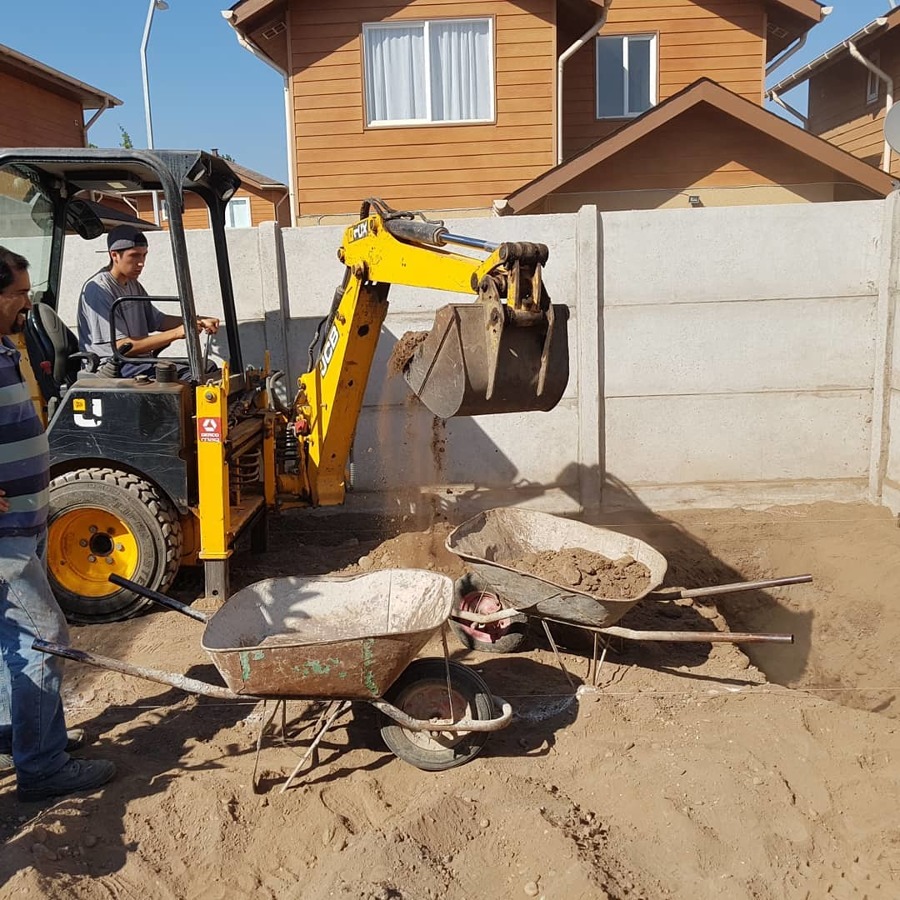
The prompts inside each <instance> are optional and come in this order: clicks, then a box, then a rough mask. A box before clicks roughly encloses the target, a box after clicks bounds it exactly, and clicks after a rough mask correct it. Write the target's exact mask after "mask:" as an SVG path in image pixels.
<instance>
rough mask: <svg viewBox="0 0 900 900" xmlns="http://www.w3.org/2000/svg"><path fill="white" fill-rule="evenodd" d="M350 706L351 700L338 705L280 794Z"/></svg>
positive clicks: (289, 784) (282, 787)
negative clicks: (336, 720) (335, 721)
mask: <svg viewBox="0 0 900 900" xmlns="http://www.w3.org/2000/svg"><path fill="white" fill-rule="evenodd" d="M350 705H351V701H350V700H344V701H342V702H339V703H338V704H337V708H336V709H335V710H334V712H332V714H331V715H330V716H329V717H328V719H327V720H326V722H325V724H324V725H323V726H322V727H321V728H320V729H319V733H318V734H317V735H316V737H315V740H314V741H313V742H312V743H311V744H310V745H309V747H307V749H306V753H304V754H303V759H301V760H300V762H298V763H297V765H296V767H295V768H294V771H293V772H291V774H290V775H289V776H288V779H287V781H285V783H284V784H283V785H282V786H281V790H280V791H279V793H281V794H283V793H284V792H285V791H286V790H287V789H288V788H289V787H290V786H291V782H292V781H293V780H294V778H296V777H297V773H298V772H299V771H300V770H301V769H302V768H303V766H304V764H305V763H306V761H307V760H308V759H309V758H310V756H312V754H313V751H314V750H315V749H316V747H318V746H319V742H320V741H321V740H322V738H324V737H325V734H326V732H327V731H328V729H329V728H331V726H332V725H333V724H334V720H335V719H336V718H337V717H338V716H339V715H341V713H344V712H346V711H347V710H348V709H350Z"/></svg>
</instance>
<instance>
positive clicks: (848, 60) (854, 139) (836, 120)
mask: <svg viewBox="0 0 900 900" xmlns="http://www.w3.org/2000/svg"><path fill="white" fill-rule="evenodd" d="M898 26H900V8H898V9H891V10H889V11H888V12H886V13H885V14H884V15H883V16H879V17H878V18H876V19H873V20H872V21H871V22H869V23H868V24H867V25H864V26H863V27H862V28H861V29H859V31H857V32H856V33H855V34H853V35H850V36H849V37H847V38H845V39H844V40H843V41H841V42H840V43H839V44H837V45H835V46H834V47H831V48H830V49H828V50H826V51H825V52H824V53H822V54H821V55H820V56H818V57H817V58H816V59H814V60H812V62H810V63H808V64H807V65H805V66H803V67H802V68H800V69H798V70H797V71H796V72H794V73H793V74H792V75H790V76H789V77H788V78H785V79H784V80H782V81H781V82H780V83H779V84H777V85H775V86H774V87H773V88H772V89H771V90H770V91H769V95H770V97H772V99H776V100H781V101H784V96H783V95H785V94H788V93H789V92H791V91H793V90H794V89H795V88H797V87H800V86H801V85H804V84H807V83H808V85H809V100H808V106H807V112H806V115H803V114H801V113H799V112H798V111H797V110H796V108H795V106H794V104H792V103H787V104H786V105H787V106H788V107H789V111H790V112H792V113H793V114H794V115H795V116H797V117H798V118H799V119H800V120H801V121H802V122H803V124H804V126H805V127H806V128H807V129H808V130H809V131H810V133H812V134H815V135H818V136H819V137H822V138H824V139H825V140H826V141H828V142H829V143H831V144H833V145H834V146H835V147H840V148H841V149H842V150H846V151H847V152H848V153H851V154H853V156H855V157H857V158H859V159H861V160H864V161H865V162H867V163H869V164H870V165H872V166H877V167H879V168H882V169H884V170H885V171H886V172H888V173H890V174H891V175H892V176H894V177H895V178H897V177H900V155H898V154H896V153H892V152H891V148H890V147H889V146H888V145H887V143H886V141H885V137H884V118H885V115H886V113H887V110H888V109H889V108H890V106H891V105H893V103H894V100H895V95H894V91H895V89H896V87H900V28H898Z"/></svg>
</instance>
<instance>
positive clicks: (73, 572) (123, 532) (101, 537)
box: [48, 508, 140, 599]
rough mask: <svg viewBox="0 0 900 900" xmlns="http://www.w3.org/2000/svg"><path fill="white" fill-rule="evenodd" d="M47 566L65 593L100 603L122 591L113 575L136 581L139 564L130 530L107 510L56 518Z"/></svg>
mask: <svg viewBox="0 0 900 900" xmlns="http://www.w3.org/2000/svg"><path fill="white" fill-rule="evenodd" d="M48 551H49V553H48V564H49V566H50V570H51V572H52V573H53V577H54V578H55V579H56V581H58V582H59V584H60V585H61V586H62V587H64V588H65V589H66V590H68V591H71V592H72V593H75V594H79V595H81V596H83V597H93V598H96V599H100V598H103V597H109V596H111V595H112V594H114V593H116V591H118V590H119V588H117V587H116V586H115V585H113V584H110V582H109V576H110V575H111V574H113V573H115V574H116V575H120V576H122V577H123V578H131V577H133V575H134V573H135V571H136V570H137V567H138V563H139V561H140V553H139V551H138V546H137V541H136V539H135V537H134V534H133V533H132V531H131V529H129V528H128V526H127V525H126V524H125V522H124V521H123V520H122V519H120V518H119V517H118V516H117V515H115V513H111V512H109V511H108V510H105V509H97V508H83V509H74V510H71V511H69V512H66V513H63V514H62V515H60V516H57V517H56V518H55V519H54V520H53V521H52V522H51V523H50V527H49V534H48Z"/></svg>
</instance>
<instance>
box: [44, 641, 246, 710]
mask: <svg viewBox="0 0 900 900" xmlns="http://www.w3.org/2000/svg"><path fill="white" fill-rule="evenodd" d="M31 646H32V648H33V649H34V650H40V651H41V653H52V654H53V655H54V656H62V657H64V658H65V659H72V660H75V662H80V663H85V664H86V665H89V666H96V667H97V668H98V669H109V670H110V671H111V672H121V673H122V674H123V675H134V676H135V677H136V678H143V679H144V680H146V681H155V682H156V683H157V684H168V685H170V686H171V687H173V688H177V689H178V690H179V691H185V692H186V693H188V694H202V695H203V696H205V697H215V698H216V699H217V700H248V699H252V698H250V697H248V696H242V695H240V694H235V693H234V692H233V691H230V690H229V689H228V688H226V687H219V686H218V685H216V684H207V682H205V681H198V680H197V679H196V678H188V677H187V675H179V674H177V673H175V672H162V671H160V670H159V669H148V668H147V667H145V666H135V665H133V664H132V663H127V662H125V661H124V660H121V659H113V658H112V657H109V656H100V655H98V654H96V653H88V651H87V650H77V649H76V648H75V647H70V646H68V644H56V643H54V642H52V641H42V640H38V639H35V640H33V641H32V642H31Z"/></svg>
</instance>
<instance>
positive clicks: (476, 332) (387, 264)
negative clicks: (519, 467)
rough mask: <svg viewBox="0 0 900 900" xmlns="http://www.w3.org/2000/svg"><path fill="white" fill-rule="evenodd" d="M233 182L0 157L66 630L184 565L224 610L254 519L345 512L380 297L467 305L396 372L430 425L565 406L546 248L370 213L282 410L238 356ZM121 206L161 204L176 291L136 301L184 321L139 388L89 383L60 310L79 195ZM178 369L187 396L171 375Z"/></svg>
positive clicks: (4, 221)
mask: <svg viewBox="0 0 900 900" xmlns="http://www.w3.org/2000/svg"><path fill="white" fill-rule="evenodd" d="M239 185H240V181H239V179H238V178H237V176H236V175H235V174H234V172H233V171H232V170H231V169H230V167H229V166H228V165H227V163H226V162H225V161H224V160H222V159H220V158H219V157H216V156H212V155H210V154H207V153H203V152H199V151H158V152H150V151H136V150H95V149H45V148H41V149H12V150H0V244H2V245H3V246H6V247H8V248H9V249H11V250H14V251H15V252H18V253H21V254H22V255H23V256H25V257H26V258H27V259H28V260H29V261H30V263H31V278H32V284H33V286H34V291H35V298H34V299H35V301H36V302H35V307H34V309H33V311H32V314H31V315H30V317H29V321H28V325H27V328H26V335H25V340H24V342H21V347H20V349H21V350H22V352H23V354H24V355H25V356H26V357H27V358H28V360H29V361H30V364H31V365H30V374H33V379H32V387H33V395H34V399H35V404H36V405H37V407H38V408H39V410H40V411H41V413H42V415H44V417H45V421H46V422H47V432H48V437H49V441H50V451H51V478H52V482H51V487H50V507H51V508H50V522H49V540H48V548H49V552H48V568H49V575H50V579H51V583H52V585H53V587H54V591H55V592H56V594H57V597H58V598H59V601H60V604H61V606H62V607H63V609H64V610H65V612H66V614H67V616H68V617H69V618H70V620H72V621H76V622H97V621H113V620H117V619H122V618H126V617H128V616H131V615H134V614H135V613H137V612H138V611H140V610H141V609H143V608H144V606H145V604H146V603H147V601H146V600H144V599H143V598H142V597H140V596H137V595H135V594H134V593H132V592H131V591H129V590H128V589H126V588H123V587H119V586H117V585H114V584H111V583H110V581H109V576H110V575H111V574H115V575H119V576H121V577H123V578H125V579H128V580H131V581H137V582H139V583H142V584H143V585H145V586H146V587H149V588H151V589H155V590H159V591H165V590H166V589H167V588H168V586H169V585H170V583H171V581H172V580H173V579H174V577H175V574H176V573H177V572H178V570H179V568H180V567H181V566H182V565H196V564H202V565H203V567H204V575H205V593H206V596H207V597H208V598H210V599H215V600H217V601H220V602H221V601H224V600H225V599H226V598H227V597H228V595H229V585H228V560H229V558H230V556H231V555H232V553H233V552H234V548H235V544H236V542H237V541H238V540H239V539H240V538H241V537H242V535H245V534H248V535H249V536H250V540H251V546H252V547H254V548H256V549H259V548H261V547H262V546H264V542H265V534H266V522H267V515H268V513H270V512H273V511H276V510H279V509H285V508H289V507H296V506H317V505H330V504H338V503H341V502H343V500H344V495H345V491H346V487H347V474H346V470H347V464H348V459H349V455H350V449H351V446H352V443H353V437H354V434H355V431H356V425H357V421H358V418H359V414H360V409H361V406H362V401H363V395H364V393H365V389H366V384H367V381H368V377H369V374H370V370H371V366H372V360H373V359H374V354H375V347H376V345H377V343H378V340H379V337H380V334H381V326H382V324H383V322H384V319H385V316H386V314H387V305H388V304H387V301H388V293H389V290H390V287H391V285H392V284H403V285H410V286H412V287H421V288H437V289H441V290H446V291H451V292H455V293H460V294H465V295H468V297H469V298H470V299H469V300H468V301H467V302H463V303H451V304H449V305H447V306H444V307H442V308H441V309H440V310H438V311H437V314H436V321H435V327H434V328H433V329H432V331H431V332H429V333H427V334H425V335H419V336H417V337H416V338H415V339H414V340H411V341H410V343H409V346H410V347H411V348H414V349H411V350H410V352H409V354H408V358H407V359H402V360H401V367H402V368H403V372H404V376H405V378H406V380H407V382H408V384H409V385H410V387H411V388H412V390H413V391H414V392H415V393H416V394H417V395H418V396H419V397H420V399H421V400H422V402H423V403H424V404H425V405H426V406H427V407H428V408H429V409H430V410H431V411H432V412H433V413H434V414H435V415H436V416H439V417H442V418H449V417H451V416H459V415H466V416H470V415H483V414H489V413H507V412H523V411H527V410H549V409H551V408H552V407H553V406H555V405H556V403H557V402H558V401H559V399H560V397H561V396H562V393H563V391H564V390H565V387H566V384H567V381H568V352H567V334H566V320H567V315H566V314H567V309H566V307H565V306H564V305H555V304H552V303H551V302H550V300H549V297H548V296H547V292H546V290H545V288H544V285H543V281H542V277H541V276H542V268H543V266H544V264H545V263H546V261H547V248H546V247H544V246H543V245H540V244H531V243H504V244H499V245H494V244H490V243H488V242H486V241H481V240H478V239H474V238H467V237H463V236H459V235H453V234H450V233H448V231H447V230H446V229H445V228H444V226H443V225H442V224H441V223H439V222H429V221H427V220H425V219H423V218H421V217H416V216H413V215H412V214H410V213H404V212H396V211H394V210H392V209H390V208H389V207H387V206H386V205H384V204H383V203H381V202H380V201H377V200H372V201H367V202H366V203H365V204H364V205H363V209H362V215H361V216H360V219H359V221H358V222H357V223H356V224H354V225H353V226H351V227H349V228H348V229H347V230H346V232H345V234H344V238H343V241H342V244H341V247H340V249H339V251H338V254H339V257H340V259H341V261H342V262H343V263H344V265H345V272H344V277H343V280H342V282H341V285H340V286H339V288H338V290H337V291H336V293H335V297H334V301H333V303H332V307H331V309H330V311H329V312H328V314H327V315H326V316H325V318H324V319H323V320H322V322H321V323H320V327H319V329H318V331H317V334H316V338H315V339H314V341H313V344H312V346H311V347H310V348H309V354H308V355H309V366H308V371H307V372H305V373H304V374H302V375H301V376H300V378H299V379H298V390H297V393H296V396H295V397H294V398H293V400H292V401H291V402H289V403H284V402H282V401H280V400H279V399H278V397H277V396H276V393H275V390H274V387H275V383H276V382H277V381H278V380H279V379H281V378H282V377H283V373H281V372H272V371H270V370H269V366H268V354H267V358H266V360H265V361H263V363H262V365H261V366H259V367H253V366H246V365H245V364H244V361H243V356H242V352H241V344H240V334H239V330H238V320H237V313H236V309H235V302H234V293H233V287H232V281H231V270H230V266H229V260H228V247H227V242H226V234H225V209H226V206H227V203H228V201H229V199H230V198H231V197H232V196H233V194H234V192H235V190H236V189H237V188H238V187H239ZM130 191H157V192H159V196H160V197H161V199H162V200H163V201H164V202H165V209H166V213H167V221H168V230H169V239H170V243H171V252H172V261H173V268H174V278H175V287H176V294H175V295H172V296H165V297H150V298H147V299H148V300H149V301H152V302H154V303H156V304H158V305H160V307H161V308H162V309H163V310H164V311H166V312H168V311H170V310H171V311H174V310H175V309H178V310H180V314H181V317H182V320H183V322H184V324H185V333H186V335H187V339H186V341H185V347H186V349H185V351H184V352H185V353H186V356H185V357H184V358H179V359H175V358H169V357H165V358H162V357H161V358H159V359H155V358H153V359H151V360H149V361H151V362H153V363H154V364H156V377H155V378H150V379H148V378H146V377H143V378H122V377H121V376H120V375H119V374H118V364H120V363H121V362H122V361H123V359H124V356H123V355H122V353H121V352H120V351H116V352H115V357H114V359H113V361H112V363H111V364H107V365H104V366H100V367H98V360H96V359H92V358H90V356H89V355H85V354H82V353H79V351H78V345H77V341H76V340H75V337H74V335H73V334H72V333H71V331H70V330H69V329H68V328H67V327H66V326H65V324H63V322H62V320H61V319H60V318H59V316H58V315H57V313H56V309H57V308H58V302H59V297H60V291H61V288H62V286H61V284H60V281H61V273H62V270H63V269H62V259H63V251H64V249H65V243H66V235H67V234H72V233H75V234H78V235H80V236H81V237H82V238H85V239H93V238H96V237H98V236H99V235H100V234H102V232H103V225H102V223H101V222H100V220H99V219H98V218H97V216H96V214H95V207H93V206H92V204H91V203H89V202H87V201H86V199H85V198H86V197H89V196H90V195H91V192H101V193H105V194H110V193H124V194H127V193H128V192H130ZM191 194H193V195H195V196H198V197H200V198H201V200H202V201H203V203H204V204H205V206H206V207H207V209H208V211H209V221H210V232H211V237H212V245H213V249H214V251H215V268H216V275H217V285H216V288H217V294H218V296H214V297H210V296H208V295H205V296H204V298H203V303H204V305H206V304H209V303H215V304H216V305H217V306H219V308H220V309H221V311H222V317H223V320H224V329H223V330H222V331H220V335H219V337H224V341H222V342H220V344H221V345H220V346H217V348H216V349H217V353H218V355H219V356H220V357H221V359H222V363H221V365H220V367H219V368H217V369H215V370H214V371H210V370H209V368H208V367H207V360H206V358H205V354H204V353H203V352H201V346H200V340H199V336H198V334H197V332H196V329H195V328H194V327H193V323H194V322H195V321H196V308H195V303H194V289H195V286H194V283H193V282H192V278H191V265H190V259H189V256H188V251H187V241H186V237H185V231H184V223H183V213H184V208H185V197H186V196H189V195H191ZM450 246H453V247H463V248H468V249H469V250H471V251H474V252H475V253H477V254H478V256H477V257H476V256H470V255H464V254H462V253H459V252H453V251H451V250H449V249H448V247H450ZM82 274H83V276H84V277H87V276H88V275H89V274H90V273H88V272H86V273H79V275H82ZM82 280H83V279H82ZM79 285H80V282H79ZM77 289H78V286H74V289H73V286H72V285H69V286H68V287H67V288H66V290H67V291H68V293H69V294H70V295H71V294H72V293H73V290H74V291H75V292H77ZM166 304H168V305H166ZM113 316H115V309H114V310H113ZM126 352H127V350H126ZM129 359H131V360H134V359H135V357H133V356H130V357H129ZM173 362H177V363H178V364H180V365H181V366H182V367H183V368H186V369H187V371H188V372H189V375H188V377H187V378H186V379H182V380H178V379H176V378H175V377H174V366H173V365H171V363H173ZM24 369H25V371H26V374H28V373H29V367H28V366H26V367H24Z"/></svg>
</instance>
